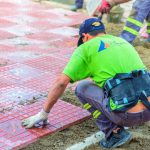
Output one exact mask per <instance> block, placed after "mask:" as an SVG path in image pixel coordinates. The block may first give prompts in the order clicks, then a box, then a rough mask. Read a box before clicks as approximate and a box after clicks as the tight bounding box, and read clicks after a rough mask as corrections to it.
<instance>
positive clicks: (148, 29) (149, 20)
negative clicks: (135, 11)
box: [146, 11, 150, 42]
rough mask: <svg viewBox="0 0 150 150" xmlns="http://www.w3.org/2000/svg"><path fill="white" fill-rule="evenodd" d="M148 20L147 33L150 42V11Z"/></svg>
mask: <svg viewBox="0 0 150 150" xmlns="http://www.w3.org/2000/svg"><path fill="white" fill-rule="evenodd" d="M146 22H147V33H148V39H147V42H150V11H149V14H148V16H147V17H146Z"/></svg>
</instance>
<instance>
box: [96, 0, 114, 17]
mask: <svg viewBox="0 0 150 150" xmlns="http://www.w3.org/2000/svg"><path fill="white" fill-rule="evenodd" d="M111 8H112V6H111V5H110V3H109V2H107V0H102V3H101V5H100V6H99V7H98V11H99V12H100V13H101V14H107V13H109V12H110V10H111Z"/></svg>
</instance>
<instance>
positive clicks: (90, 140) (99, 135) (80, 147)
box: [66, 131, 104, 150]
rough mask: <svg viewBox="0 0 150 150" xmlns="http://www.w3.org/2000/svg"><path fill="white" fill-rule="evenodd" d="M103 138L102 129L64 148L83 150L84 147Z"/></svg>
mask: <svg viewBox="0 0 150 150" xmlns="http://www.w3.org/2000/svg"><path fill="white" fill-rule="evenodd" d="M103 138H104V133H103V132H102V131H99V132H96V133H95V134H93V135H91V136H90V137H87V138H86V139H84V140H83V141H82V142H79V143H76V144H74V145H72V146H71V147H68V148H67V149H66V150H84V149H85V148H87V147H89V146H91V145H94V144H96V143H98V142H99V141H100V140H101V139H103Z"/></svg>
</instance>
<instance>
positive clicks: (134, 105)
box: [22, 18, 150, 148]
mask: <svg viewBox="0 0 150 150" xmlns="http://www.w3.org/2000/svg"><path fill="white" fill-rule="evenodd" d="M79 35H80V38H79V40H78V48H77V49H76V50H75V51H74V53H73V55H72V57H71V59H70V61H69V62H68V64H67V65H66V67H65V68H64V70H63V73H62V74H61V75H60V76H59V77H58V78H57V79H56V81H55V82H54V84H53V86H52V88H51V90H50V91H49V94H48V100H47V101H46V102H45V104H44V106H43V109H42V110H41V111H40V112H39V113H38V114H36V115H34V116H31V117H29V118H27V119H25V120H23V121H22V125H23V126H25V127H26V128H31V127H34V126H35V124H37V123H39V122H41V121H46V120H47V119H48V114H49V113H50V110H51V108H52V107H53V105H54V104H55V103H56V102H57V100H58V98H59V97H60V96H61V95H62V94H63V92H64V90H65V89H66V87H67V85H68V84H69V83H74V82H76V81H79V80H83V79H86V78H91V79H92V80H93V81H89V80H83V81H81V82H80V83H79V84H78V85H77V87H76V90H75V94H76V96H77V97H78V98H79V100H80V101H81V102H82V103H83V107H84V108H85V109H87V110H88V111H89V112H90V113H91V114H92V115H93V117H94V118H95V121H96V124H97V126H98V127H99V129H100V130H101V131H103V132H104V134H105V138H104V139H102V140H101V141H100V146H102V147H104V148H115V147H118V146H120V145H122V144H124V143H126V142H128V141H129V140H131V137H132V136H131V133H130V132H128V131H127V130H126V129H124V126H129V127H130V126H134V125H138V124H142V123H144V122H146V121H149V120H150V103H149V99H148V98H147V97H148V96H149V95H150V76H149V74H148V72H147V70H146V67H145V66H144V64H143V63H142V61H141V59H140V57H139V55H138V53H137V52H136V50H135V49H134V47H133V46H132V45H131V44H130V43H128V42H127V41H126V40H124V39H122V38H120V37H115V36H112V35H108V34H106V32H105V27H104V24H103V23H102V22H101V21H100V19H98V18H90V19H86V20H85V21H84V22H83V23H82V24H81V26H80V30H79Z"/></svg>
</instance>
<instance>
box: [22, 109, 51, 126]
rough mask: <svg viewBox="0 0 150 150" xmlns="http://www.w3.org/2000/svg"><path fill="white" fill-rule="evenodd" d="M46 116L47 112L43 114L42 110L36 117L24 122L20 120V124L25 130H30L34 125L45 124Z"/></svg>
mask: <svg viewBox="0 0 150 150" xmlns="http://www.w3.org/2000/svg"><path fill="white" fill-rule="evenodd" d="M48 114H49V113H47V112H45V111H44V110H43V109H42V110H41V111H40V112H39V113H38V114H36V115H34V116H31V117H29V118H27V119H25V120H22V122H21V124H22V125H23V126H24V127H25V128H32V127H34V126H35V125H36V124H39V123H41V122H43V123H44V122H45V123H46V122H47V119H48Z"/></svg>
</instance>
